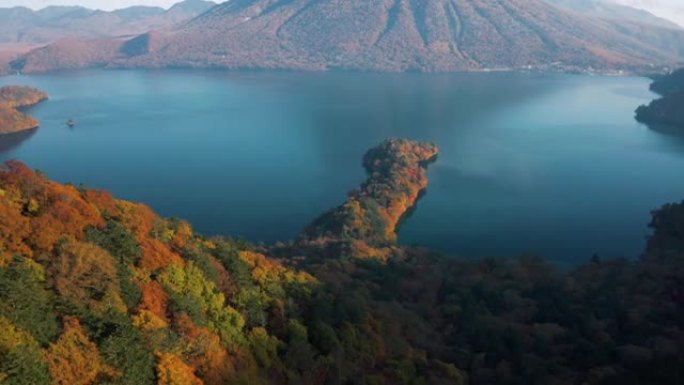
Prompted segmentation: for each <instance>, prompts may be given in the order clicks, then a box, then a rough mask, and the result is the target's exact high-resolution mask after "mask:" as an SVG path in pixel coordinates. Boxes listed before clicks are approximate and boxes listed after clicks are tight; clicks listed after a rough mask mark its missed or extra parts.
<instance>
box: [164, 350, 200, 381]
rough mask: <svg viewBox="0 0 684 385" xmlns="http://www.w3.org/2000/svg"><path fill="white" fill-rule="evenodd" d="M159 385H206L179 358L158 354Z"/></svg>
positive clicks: (168, 354) (167, 354)
mask: <svg viewBox="0 0 684 385" xmlns="http://www.w3.org/2000/svg"><path fill="white" fill-rule="evenodd" d="M157 362H158V363H157V385H204V383H203V382H202V380H200V379H199V378H197V376H195V373H194V371H193V370H192V368H191V367H190V366H188V365H187V364H186V363H185V362H183V360H181V359H180V358H179V357H178V356H176V355H175V354H171V353H165V352H164V353H157Z"/></svg>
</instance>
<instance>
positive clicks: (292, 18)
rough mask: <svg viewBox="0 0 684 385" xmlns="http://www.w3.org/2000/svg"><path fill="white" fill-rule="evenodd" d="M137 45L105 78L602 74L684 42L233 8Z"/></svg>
mask: <svg viewBox="0 0 684 385" xmlns="http://www.w3.org/2000/svg"><path fill="white" fill-rule="evenodd" d="M143 39H144V40H146V41H147V42H149V45H148V46H147V47H146V48H145V49H143V50H140V49H137V50H135V54H134V55H131V54H130V53H129V52H128V51H127V50H125V49H122V50H120V51H119V52H117V53H116V54H115V55H113V56H112V57H110V58H109V60H108V63H107V66H108V67H205V68H207V67H208V68H278V69H306V70H325V69H350V70H371V71H460V70H486V69H524V68H536V69H561V70H566V71H568V70H569V71H573V70H582V71H584V70H589V71H591V70H597V71H611V70H619V69H627V70H635V69H638V70H643V69H645V68H651V67H652V66H659V65H663V64H669V63H674V62H678V61H680V60H682V58H683V57H684V31H682V30H675V29H671V28H665V27H657V26H653V25H650V24H644V23H638V22H632V21H626V20H615V19H603V18H598V17H593V16H587V15H580V14H578V13H577V12H572V11H568V10H565V9H562V8H559V7H557V6H554V5H551V4H548V3H546V2H545V1H542V0H373V1H370V0H362V1H354V2H349V1H345V0H232V1H229V2H226V3H224V4H220V5H218V6H216V7H214V8H212V9H211V10H209V11H208V12H206V13H204V14H202V15H200V16H199V17H197V18H195V19H193V20H191V21H189V22H188V23H184V24H182V25H181V26H180V27H178V28H176V29H174V30H172V31H167V32H165V33H162V34H156V35H155V36H148V37H145V38H143ZM123 45H125V43H122V46H123ZM57 51H58V50H57V49H53V52H57ZM69 54H70V53H69V52H64V53H58V56H60V57H68V56H69ZM19 64H20V65H19V66H17V69H21V70H23V71H25V72H37V71H48V70H52V69H58V68H60V67H59V65H57V63H54V62H52V61H51V58H50V56H48V55H46V54H45V53H44V52H40V50H38V51H34V52H33V53H31V54H29V55H26V56H25V57H24V59H23V60H22V61H21V62H20V63H19ZM99 64H101V62H100V61H98V62H97V63H95V62H94V63H91V64H86V66H88V65H90V66H94V65H99Z"/></svg>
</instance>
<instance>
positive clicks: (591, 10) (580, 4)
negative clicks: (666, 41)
mask: <svg viewBox="0 0 684 385" xmlns="http://www.w3.org/2000/svg"><path fill="white" fill-rule="evenodd" d="M546 1H547V2H549V3H551V4H554V5H557V6H560V7H562V8H565V9H569V10H572V11H575V12H578V13H581V14H585V15H590V16H596V17H600V18H604V19H613V20H628V21H633V22H638V23H644V24H651V25H654V26H658V27H665V28H673V29H681V27H680V26H679V25H677V24H675V23H673V22H671V21H669V20H666V19H663V18H662V17H658V16H656V15H654V14H652V13H650V12H648V11H645V10H642V9H637V8H633V7H629V6H625V5H621V4H615V3H613V2H611V1H610V0H546Z"/></svg>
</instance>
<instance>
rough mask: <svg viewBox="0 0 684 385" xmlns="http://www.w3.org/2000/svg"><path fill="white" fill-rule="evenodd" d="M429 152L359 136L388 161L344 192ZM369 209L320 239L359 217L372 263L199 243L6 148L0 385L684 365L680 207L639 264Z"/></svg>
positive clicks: (396, 376)
mask: <svg viewBox="0 0 684 385" xmlns="http://www.w3.org/2000/svg"><path fill="white" fill-rule="evenodd" d="M392 143H395V144H392ZM430 148H431V147H429V146H426V147H422V146H419V145H418V144H414V143H411V142H407V141H394V142H388V143H385V144H383V145H381V146H379V147H378V148H377V149H375V150H374V151H371V153H369V154H370V155H368V156H367V158H366V159H372V160H373V161H372V164H374V165H376V166H381V165H383V164H384V165H386V166H387V167H379V168H372V169H371V171H373V173H374V174H372V175H371V176H370V177H369V180H368V181H367V182H366V183H365V184H364V186H362V188H361V189H360V190H358V191H356V192H353V193H352V194H351V195H350V200H349V201H348V202H347V203H345V204H343V205H342V206H341V207H345V205H347V204H348V203H349V202H353V201H354V200H355V199H358V197H359V196H364V197H368V198H369V199H375V198H376V197H378V196H380V197H392V199H390V200H389V201H392V202H394V201H395V198H397V197H402V196H404V195H403V194H404V193H405V191H413V190H412V189H411V188H408V190H407V189H406V187H411V186H416V185H415V184H414V183H416V182H420V181H421V180H422V178H421V176H420V175H419V174H420V172H421V171H420V170H421V169H422V168H424V167H425V166H426V165H427V164H426V163H425V162H424V161H423V159H422V158H421V157H415V154H417V153H421V152H417V153H416V152H412V153H409V152H404V151H405V150H407V149H409V150H411V149H412V150H416V149H430ZM435 150H436V149H435ZM412 154H413V155H412ZM431 154H432V155H434V153H431ZM428 158H431V157H428ZM388 159H389V160H391V162H390V163H387V162H385V161H386V160H388ZM416 160H419V161H420V162H419V164H418V165H417V166H416V163H413V162H414V161H416ZM397 165H403V166H401V167H398V168H397ZM415 167H418V168H415ZM416 173H418V174H416ZM407 176H408V178H407ZM378 181H379V183H376V182H378ZM375 187H377V188H379V189H380V190H375ZM386 188H389V190H384V189H386ZM393 188H396V190H393ZM363 191H381V192H382V193H381V194H380V195H373V194H362V192H363ZM359 194H362V195H359ZM407 196H409V197H411V196H413V194H412V193H410V194H409V195H407ZM416 199H417V197H416ZM378 202H379V201H375V202H370V201H368V202H365V203H364V204H363V207H366V208H372V207H375V206H374V204H375V205H377V204H378ZM413 203H415V201H414V202H413ZM411 205H412V204H408V205H406V206H405V209H409V208H410V206H411ZM333 212H334V211H333ZM363 213H364V215H363V216H360V217H356V218H359V219H361V220H359V221H351V222H345V226H344V227H343V228H344V229H346V230H348V231H345V232H344V233H343V235H342V236H339V237H330V239H334V244H335V245H339V244H340V243H348V244H356V243H357V242H358V241H359V239H355V237H354V235H353V234H359V232H355V231H353V228H354V227H355V226H357V225H358V226H361V227H359V229H364V231H362V232H360V233H361V234H364V238H363V239H362V242H363V243H366V244H367V245H370V246H373V247H374V248H375V247H377V246H379V245H382V246H383V247H386V248H387V249H388V250H389V251H388V254H383V255H382V257H381V258H379V257H378V256H376V255H374V254H373V253H367V252H365V251H364V250H363V248H359V247H329V246H330V243H329V242H325V241H321V239H320V238H318V237H313V239H314V240H318V241H316V242H315V241H310V239H311V237H310V234H312V233H311V232H309V233H308V234H309V237H307V236H306V235H303V236H302V239H300V240H298V241H295V242H292V243H289V244H280V245H277V246H273V247H265V246H255V245H251V244H249V243H247V242H244V241H240V240H235V239H230V238H205V237H203V236H201V235H198V234H195V233H194V232H193V231H192V227H191V225H190V224H188V223H186V222H184V221H182V220H177V219H164V218H160V217H158V216H157V215H155V214H154V212H153V211H152V210H150V209H149V208H148V207H146V206H145V205H143V204H138V203H132V202H127V201H122V200H117V199H115V198H114V197H112V196H111V195H110V194H108V193H107V192H104V191H98V190H92V189H88V188H84V187H81V186H74V185H69V184H59V183H55V182H51V181H50V180H49V179H47V177H46V176H44V175H42V174H41V173H40V172H36V171H32V170H30V169H29V168H27V167H26V166H25V165H23V164H21V163H17V162H10V163H8V164H7V165H6V166H4V168H3V169H2V170H1V171H0V328H1V330H2V331H3V332H2V333H0V383H2V384H3V385H4V384H8V385H10V384H11V385H15V384H16V385H26V384H83V385H85V384H140V385H143V384H163V385H167V384H168V385H170V384H174V385H182V384H192V385H197V384H217V385H218V384H227V383H230V384H676V383H681V382H682V380H683V379H684V330H682V325H684V312H682V306H684V288H683V287H682V282H684V205H669V206H666V207H664V208H663V209H662V210H660V211H659V212H656V213H655V214H654V220H653V223H652V226H653V228H654V231H655V233H654V235H653V236H652V237H651V239H650V241H649V244H648V248H647V249H646V250H645V253H644V255H643V257H642V258H641V259H640V260H638V261H634V262H630V261H601V260H599V259H598V258H596V259H595V260H593V261H591V262H590V263H588V264H586V265H585V266H582V267H580V268H578V269H576V270H574V271H572V272H570V273H561V272H558V271H556V270H555V269H554V268H553V267H552V266H550V265H549V264H547V263H545V262H544V261H543V260H541V259H538V258H532V257H526V258H521V259H518V260H507V259H487V260H483V261H468V260H461V259H454V258H446V257H443V256H440V255H437V254H436V253H432V252H430V251H427V250H421V249H412V248H404V247H401V246H400V245H398V244H396V241H395V240H394V239H392V237H389V238H388V237H386V236H385V235H384V234H376V236H375V237H372V236H371V237H369V236H368V234H367V233H365V229H367V227H365V225H364V223H366V224H367V223H385V224H387V223H393V222H391V221H389V222H388V221H387V220H388V218H393V217H385V218H384V219H383V218H378V217H377V215H378V214H382V213H384V211H383V210H376V209H373V210H368V209H366V210H364V211H363ZM326 218H330V217H326ZM346 218H350V217H346ZM366 220H368V221H366ZM383 220H385V222H383ZM326 223H329V222H326ZM317 228H319V229H320V228H321V227H317ZM324 228H326V229H331V227H324ZM378 228H380V229H386V227H378ZM314 233H315V232H314ZM315 234H328V235H330V234H331V232H330V231H327V232H326V231H324V232H322V233H315ZM336 234H337V233H336ZM493 236H494V235H493ZM376 242H377V243H376Z"/></svg>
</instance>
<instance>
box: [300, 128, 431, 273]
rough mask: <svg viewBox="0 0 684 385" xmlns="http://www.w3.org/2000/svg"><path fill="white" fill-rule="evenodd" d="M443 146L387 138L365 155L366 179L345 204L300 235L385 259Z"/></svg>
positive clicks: (306, 240)
mask: <svg viewBox="0 0 684 385" xmlns="http://www.w3.org/2000/svg"><path fill="white" fill-rule="evenodd" d="M438 154H439V149H438V148H437V146H435V145H434V144H424V143H419V142H415V141H411V140H406V139H389V140H387V141H385V142H383V143H382V144H380V145H379V146H377V147H375V148H372V149H371V150H369V151H368V152H367V153H366V155H365V156H364V158H363V165H364V167H365V169H366V171H367V172H368V174H369V177H368V179H367V180H366V181H365V182H364V183H363V184H362V185H361V186H360V187H359V188H358V189H356V190H354V191H352V192H351V193H350V194H349V197H348V199H347V201H346V202H345V203H343V204H342V205H341V206H339V207H337V208H335V209H333V210H332V211H329V212H328V213H326V214H324V215H322V216H321V217H319V218H318V219H317V220H316V221H314V223H313V224H311V225H310V226H309V227H308V228H307V229H306V230H305V231H304V234H303V235H302V241H301V243H302V244H305V245H308V246H323V247H329V246H333V245H334V246H342V247H343V248H345V249H348V248H351V250H353V251H354V252H353V253H352V254H353V255H367V256H369V257H380V258H383V259H384V258H386V257H387V255H388V253H389V251H390V250H391V247H392V246H394V245H395V243H396V240H397V234H396V231H397V228H398V226H399V225H400V224H401V221H402V219H403V218H404V217H405V216H406V215H408V214H409V213H410V212H411V211H412V210H413V208H414V207H415V205H416V203H417V201H418V199H420V197H421V195H422V194H423V192H424V191H425V189H426V188H427V185H428V179H427V175H426V169H427V165H428V164H430V163H432V162H433V161H435V160H436V158H437V155H438Z"/></svg>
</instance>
